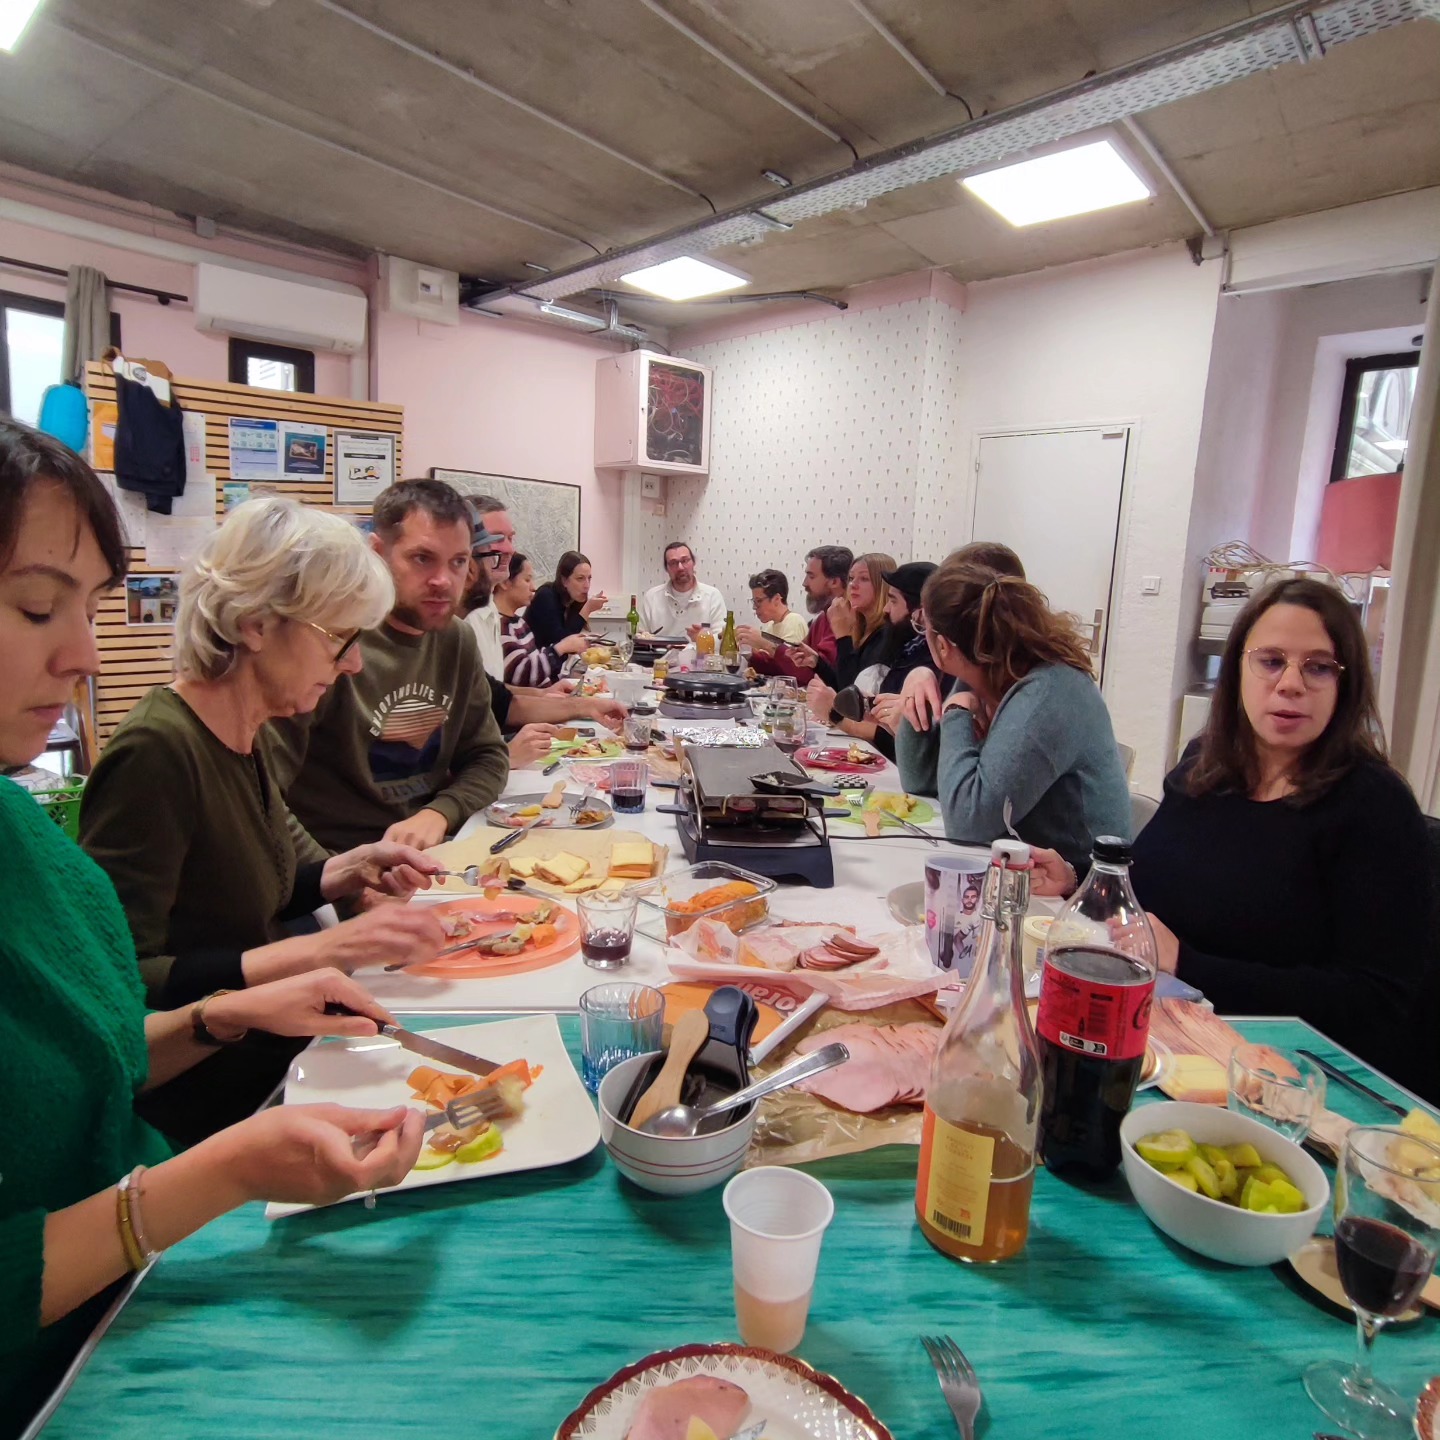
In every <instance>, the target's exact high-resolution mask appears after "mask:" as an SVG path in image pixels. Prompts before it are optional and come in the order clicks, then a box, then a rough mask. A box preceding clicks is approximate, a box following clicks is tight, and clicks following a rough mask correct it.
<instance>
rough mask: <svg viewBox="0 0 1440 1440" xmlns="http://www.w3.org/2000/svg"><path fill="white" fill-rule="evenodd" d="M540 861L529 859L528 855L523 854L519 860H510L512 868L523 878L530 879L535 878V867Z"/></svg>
mask: <svg viewBox="0 0 1440 1440" xmlns="http://www.w3.org/2000/svg"><path fill="white" fill-rule="evenodd" d="M538 863H539V862H538V861H536V860H531V859H528V858H527V857H524V856H522V857H521V858H520V859H518V860H512V861H511V862H510V868H511V869H512V870H513V871H514V872H515V873H516V874H517V875H518V876H519V877H520V878H521V879H522V880H530V879H533V878H534V875H535V867H536V865H537V864H538Z"/></svg>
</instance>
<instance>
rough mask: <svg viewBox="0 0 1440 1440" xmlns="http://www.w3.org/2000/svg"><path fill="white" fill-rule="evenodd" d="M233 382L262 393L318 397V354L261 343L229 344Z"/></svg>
mask: <svg viewBox="0 0 1440 1440" xmlns="http://www.w3.org/2000/svg"><path fill="white" fill-rule="evenodd" d="M230 382H231V384H233V385H257V386H259V388H260V389H262V390H295V391H299V392H301V393H303V394H307V395H313V394H314V393H315V352H314V351H313V350H297V349H295V348H294V347H293V346H290V345H267V344H265V343H263V342H262V341H259V340H238V339H234V338H232V339H231V341H230Z"/></svg>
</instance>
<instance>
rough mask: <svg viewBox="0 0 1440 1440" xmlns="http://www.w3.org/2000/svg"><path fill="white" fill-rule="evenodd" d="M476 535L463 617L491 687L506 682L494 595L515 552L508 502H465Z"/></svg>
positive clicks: (476, 499)
mask: <svg viewBox="0 0 1440 1440" xmlns="http://www.w3.org/2000/svg"><path fill="white" fill-rule="evenodd" d="M465 505H466V508H467V509H468V510H469V511H470V516H471V523H472V525H473V529H474V534H473V536H472V537H471V540H470V573H469V576H468V579H467V584H466V590H465V599H464V601H463V603H462V606H461V614H462V615H463V616H464V619H465V623H466V624H467V625H468V626H469V627H470V628H471V629H472V630H473V631H474V632H475V639H476V641H477V642H478V644H479V646H480V660H481V662H482V663H483V664H484V666H485V673H486V674H487V675H488V676H489V677H490V683H491V685H492V686H493V685H497V684H501V683H503V681H504V679H505V653H504V648H503V646H502V644H501V640H500V612H499V610H497V609H496V608H495V602H494V601H493V600H492V599H491V592H492V591H493V590H494V588H495V584H496V582H497V581H498V580H499V579H500V577H501V576H503V575H504V574H505V569H506V566H507V565H509V563H510V557H511V556H512V555H513V554H514V553H515V522H514V521H513V520H512V519H511V518H510V515H509V512H508V511H507V510H506V509H505V502H504V501H503V500H497V499H496V498H495V497H494V496H493V495H473V496H471V497H469V498H468V499H467V500H466V501H465Z"/></svg>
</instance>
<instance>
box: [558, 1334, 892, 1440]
mask: <svg viewBox="0 0 1440 1440" xmlns="http://www.w3.org/2000/svg"><path fill="white" fill-rule="evenodd" d="M580 1437H586V1440H894V1437H893V1436H892V1435H891V1433H890V1431H889V1430H887V1429H886V1428H885V1426H884V1425H883V1424H881V1422H880V1421H879V1420H878V1419H876V1417H875V1416H874V1415H873V1414H872V1413H871V1411H870V1408H869V1406H867V1405H866V1404H865V1402H864V1401H863V1400H860V1399H858V1398H857V1397H856V1396H854V1395H852V1394H851V1393H850V1392H849V1391H848V1390H846V1389H845V1387H844V1386H843V1385H841V1384H840V1382H839V1381H838V1380H836V1379H834V1378H833V1377H832V1376H830V1375H822V1374H821V1373H820V1371H818V1370H816V1369H814V1368H813V1367H811V1366H809V1365H807V1364H806V1363H805V1362H804V1361H803V1360H797V1359H795V1357H794V1356H792V1355H776V1354H775V1353H774V1352H773V1351H770V1350H752V1349H748V1348H747V1347H746V1346H743V1345H683V1346H681V1347H680V1348H679V1349H678V1350H662V1351H659V1352H657V1353H656V1354H654V1355H647V1356H646V1357H645V1358H644V1359H643V1360H637V1361H636V1362H635V1363H634V1364H633V1365H627V1366H625V1368H624V1369H623V1370H620V1371H618V1372H617V1373H616V1374H614V1375H612V1376H611V1377H610V1378H609V1379H608V1380H607V1381H605V1383H604V1384H603V1385H597V1386H596V1387H595V1389H593V1390H592V1391H591V1392H590V1393H589V1394H588V1395H587V1396H586V1397H585V1399H584V1400H582V1401H581V1402H580V1405H579V1407H578V1408H577V1409H576V1410H575V1411H574V1412H573V1413H572V1414H571V1415H569V1416H568V1417H567V1418H566V1419H565V1420H564V1421H563V1422H562V1423H561V1426H560V1428H559V1429H558V1430H557V1431H556V1432H555V1440H580Z"/></svg>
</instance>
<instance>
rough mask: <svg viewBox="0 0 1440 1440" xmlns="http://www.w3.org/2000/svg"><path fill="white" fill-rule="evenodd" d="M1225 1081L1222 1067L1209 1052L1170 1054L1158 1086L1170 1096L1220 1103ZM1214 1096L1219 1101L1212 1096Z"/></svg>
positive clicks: (1177, 1098) (1223, 1097)
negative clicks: (1167, 1066)
mask: <svg viewBox="0 0 1440 1440" xmlns="http://www.w3.org/2000/svg"><path fill="white" fill-rule="evenodd" d="M1227 1083H1228V1077H1227V1076H1226V1073H1225V1067H1224V1066H1223V1065H1222V1064H1221V1063H1220V1062H1219V1061H1218V1060H1212V1059H1211V1058H1210V1057H1209V1056H1208V1055H1175V1056H1172V1057H1171V1061H1170V1068H1169V1070H1168V1072H1167V1073H1166V1075H1165V1076H1164V1078H1163V1079H1162V1080H1161V1082H1160V1084H1161V1089H1163V1090H1164V1091H1165V1093H1166V1094H1167V1095H1169V1096H1170V1097H1171V1099H1174V1100H1194V1101H1196V1102H1198V1103H1201V1104H1205V1103H1218V1104H1223V1103H1224V1101H1225V1091H1226V1087H1227ZM1217 1095H1218V1096H1219V1100H1218V1101H1216V1099H1215V1097H1216V1096H1217Z"/></svg>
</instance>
